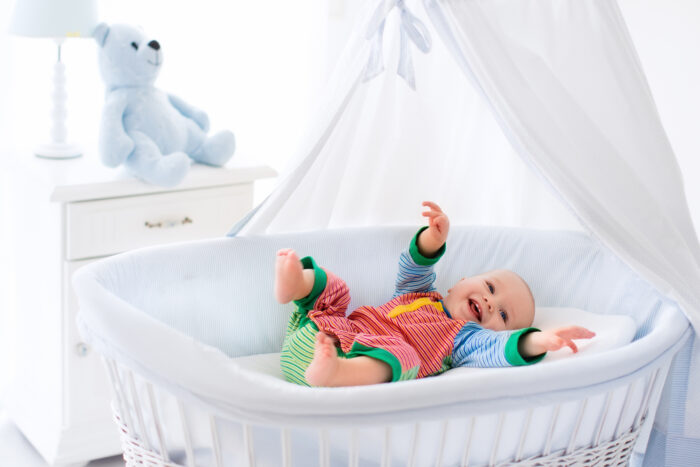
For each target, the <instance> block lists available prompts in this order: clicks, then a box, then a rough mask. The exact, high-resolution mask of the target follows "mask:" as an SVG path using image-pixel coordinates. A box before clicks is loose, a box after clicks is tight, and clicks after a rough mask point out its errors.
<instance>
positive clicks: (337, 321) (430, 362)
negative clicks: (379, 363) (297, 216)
mask: <svg viewBox="0 0 700 467" xmlns="http://www.w3.org/2000/svg"><path fill="white" fill-rule="evenodd" d="M326 274H327V275H328V282H327V284H326V289H325V290H324V291H323V292H322V293H321V295H320V296H319V298H318V300H316V304H315V305H314V309H313V310H311V311H309V312H308V316H309V318H311V320H312V321H313V322H314V323H316V325H317V326H318V328H319V329H320V330H321V331H323V332H325V333H327V334H329V335H333V336H335V337H337V338H338V340H339V341H340V347H341V348H342V350H343V351H344V352H349V351H350V348H351V347H352V345H353V343H354V342H357V343H359V344H361V345H364V346H367V347H373V348H381V349H384V350H386V351H388V352H390V353H391V354H392V355H394V356H395V357H396V358H397V359H398V360H399V361H400V362H401V367H402V369H404V370H408V369H410V368H413V367H415V365H416V356H417V358H418V361H419V364H420V369H419V371H418V378H423V377H425V376H429V375H432V374H435V373H437V372H440V371H442V370H444V367H443V362H444V360H445V358H446V357H450V356H451V355H452V348H453V343H454V337H455V336H456V335H457V333H458V332H459V330H460V329H461V328H462V327H463V326H464V325H465V324H466V321H461V320H457V319H451V318H449V317H448V316H447V315H446V314H445V313H444V312H443V311H442V310H441V309H440V308H438V307H437V306H434V305H432V304H426V305H423V306H420V307H419V308H417V309H415V310H412V311H406V312H403V313H400V314H398V315H396V316H394V317H389V313H390V312H391V310H393V309H394V308H396V307H397V306H399V305H409V304H411V303H413V302H414V301H416V300H418V299H420V298H424V297H428V298H430V299H431V300H432V301H434V302H438V301H439V300H442V296H441V295H440V294H439V293H437V292H428V293H409V294H405V295H401V296H399V297H396V298H394V299H392V300H391V301H389V302H387V303H385V304H384V305H381V306H378V307H369V306H363V307H360V308H358V309H357V310H355V311H353V312H352V313H351V314H350V315H349V316H348V317H346V316H345V312H346V310H347V307H348V304H349V303H350V291H349V290H348V287H347V285H346V284H345V282H344V281H343V280H342V279H340V278H338V277H337V276H335V275H334V274H333V273H331V272H329V271H326Z"/></svg>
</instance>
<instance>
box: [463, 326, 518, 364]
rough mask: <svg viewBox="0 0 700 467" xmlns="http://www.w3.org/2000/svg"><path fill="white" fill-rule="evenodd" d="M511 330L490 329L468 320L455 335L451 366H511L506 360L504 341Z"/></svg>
mask: <svg viewBox="0 0 700 467" xmlns="http://www.w3.org/2000/svg"><path fill="white" fill-rule="evenodd" d="M511 334H513V331H492V330H490V329H484V328H482V327H481V326H479V325H478V324H477V323H474V322H471V321H470V322H469V323H467V324H466V325H464V327H463V328H462V329H461V330H460V331H459V333H458V334H457V335H456V336H455V343H454V349H453V351H452V366H453V367H458V366H467V367H478V368H493V367H504V366H511V364H510V363H508V360H506V353H505V349H506V342H508V338H509V337H510V336H511Z"/></svg>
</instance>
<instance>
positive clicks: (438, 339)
mask: <svg viewBox="0 0 700 467" xmlns="http://www.w3.org/2000/svg"><path fill="white" fill-rule="evenodd" d="M423 229H425V227H424V228H423ZM423 229H421V230H419V231H418V233H417V234H416V235H415V236H414V237H413V240H412V241H411V244H410V246H409V248H408V249H407V250H404V251H403V252H402V253H401V256H400V258H399V273H398V277H397V279H396V290H395V292H394V296H393V298H392V299H391V300H390V301H389V302H387V303H385V304H384V305H381V306H378V307H369V306H363V307H360V308H358V309H357V310H355V311H353V312H352V313H351V314H350V315H349V316H347V317H346V315H345V312H346V310H347V307H348V304H349V303H350V293H349V290H348V287H347V285H346V284H345V282H344V281H343V280H341V279H340V278H338V277H337V276H335V275H334V274H333V273H331V272H329V271H325V270H323V269H321V268H319V267H318V266H317V265H316V263H315V262H314V260H313V259H312V258H310V257H306V258H304V259H302V264H303V266H304V268H305V269H313V270H314V274H315V282H314V286H313V289H312V290H311V293H310V294H309V295H308V296H307V297H305V298H303V299H301V300H297V301H295V302H294V303H295V304H296V306H297V308H296V310H295V311H294V313H293V314H292V317H291V319H290V321H289V325H288V328H287V335H286V337H285V340H284V344H283V347H282V356H281V366H282V373H283V374H284V375H285V377H286V378H287V380H288V381H291V382H294V383H298V384H302V385H306V386H308V385H309V384H308V382H307V381H306V379H305V377H304V372H305V371H306V367H308V365H309V363H310V362H311V360H312V359H313V354H314V342H315V338H316V334H317V333H318V332H319V330H321V331H323V332H324V333H326V334H328V335H331V336H335V337H336V338H337V339H338V341H339V347H338V349H337V352H338V355H339V356H341V357H344V358H352V357H356V356H360V355H364V356H369V357H373V358H376V359H378V360H381V361H383V362H385V363H387V364H388V365H389V366H390V367H391V370H392V381H402V380H407V379H414V378H424V377H426V376H431V375H436V374H439V373H442V372H443V371H445V370H448V369H449V368H452V367H457V366H476V367H495V366H510V365H526V364H530V363H535V362H537V361H539V360H541V359H542V358H543V357H544V356H543V355H542V356H537V357H535V358H532V359H525V358H523V357H522V356H521V355H520V354H519V353H518V350H517V349H518V341H519V339H520V338H521V337H522V336H523V335H524V334H526V333H528V332H531V331H534V330H536V329H534V328H526V329H522V330H519V331H498V332H497V331H492V330H489V329H484V328H482V327H481V326H479V325H478V324H477V323H475V322H470V321H462V320H458V319H453V318H452V317H451V316H450V314H449V311H448V310H447V309H445V307H444V305H443V304H442V296H441V295H440V294H439V293H437V292H436V291H435V288H434V287H433V283H434V281H435V273H434V272H433V265H434V264H435V263H436V262H437V261H438V260H439V259H440V257H442V255H443V254H444V252H445V246H444V245H443V247H442V248H441V249H440V251H439V252H438V254H437V255H436V256H435V257H434V258H426V257H424V256H423V255H421V254H420V253H419V252H418V246H417V243H416V242H417V239H418V235H419V234H420V232H422V230H423Z"/></svg>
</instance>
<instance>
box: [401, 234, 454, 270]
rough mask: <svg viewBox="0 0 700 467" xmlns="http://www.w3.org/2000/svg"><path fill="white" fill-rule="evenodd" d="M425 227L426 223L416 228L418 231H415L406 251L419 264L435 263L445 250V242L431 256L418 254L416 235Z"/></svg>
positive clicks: (430, 264)
mask: <svg viewBox="0 0 700 467" xmlns="http://www.w3.org/2000/svg"><path fill="white" fill-rule="evenodd" d="M427 228H428V226H427V225H426V226H423V227H421V228H420V229H418V232H416V234H415V235H414V236H413V239H412V240H411V245H410V246H409V247H408V252H409V253H410V254H411V258H413V261H415V262H416V264H418V265H420V266H432V265H433V264H435V263H437V262H438V261H440V258H442V255H444V254H445V250H446V249H447V244H446V243H445V244H443V245H442V246H441V247H440V249H439V250H438V251H437V253H435V256H433V257H431V258H428V257H426V256H423V255H422V254H420V252H419V251H418V236H419V235H420V234H421V232H423V231H424V230H425V229H427Z"/></svg>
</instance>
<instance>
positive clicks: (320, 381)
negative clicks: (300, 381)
mask: <svg viewBox="0 0 700 467" xmlns="http://www.w3.org/2000/svg"><path fill="white" fill-rule="evenodd" d="M339 364H340V357H338V354H337V353H336V349H335V341H334V340H333V338H331V337H330V336H328V335H327V334H324V333H323V332H319V333H318V334H316V344H315V347H314V358H313V360H311V363H310V364H309V366H308V367H307V368H306V374H305V376H306V381H308V382H309V384H311V385H312V386H332V385H333V384H332V382H333V380H334V377H335V375H336V373H337V371H338V367H339Z"/></svg>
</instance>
